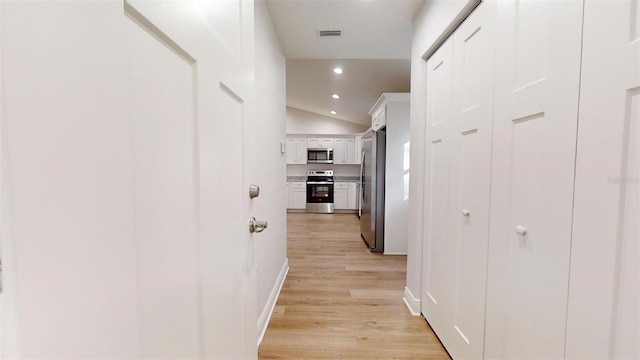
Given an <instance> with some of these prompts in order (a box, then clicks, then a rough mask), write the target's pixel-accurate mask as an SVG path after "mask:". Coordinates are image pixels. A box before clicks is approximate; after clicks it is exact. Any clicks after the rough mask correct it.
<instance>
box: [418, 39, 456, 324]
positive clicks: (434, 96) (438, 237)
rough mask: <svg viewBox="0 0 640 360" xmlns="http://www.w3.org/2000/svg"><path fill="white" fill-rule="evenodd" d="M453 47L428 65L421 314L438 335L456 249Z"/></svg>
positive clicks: (448, 296) (445, 48) (449, 296)
mask: <svg viewBox="0 0 640 360" xmlns="http://www.w3.org/2000/svg"><path fill="white" fill-rule="evenodd" d="M452 52H453V43H452V42H451V40H447V42H445V43H444V44H443V45H442V46H441V47H440V49H439V50H438V51H437V52H436V53H434V54H433V56H432V57H431V58H429V60H428V61H427V113H426V123H427V126H426V131H427V134H426V139H427V145H426V146H427V147H428V149H429V150H428V154H427V156H426V164H425V171H426V174H425V179H426V184H425V188H426V192H427V198H426V199H425V204H428V206H426V208H425V218H424V226H425V229H424V234H425V237H426V239H424V241H425V242H424V243H425V245H426V246H424V247H423V260H422V261H423V264H424V265H423V269H424V270H423V276H422V294H421V298H422V299H421V304H422V313H423V314H424V315H425V318H426V319H427V320H428V321H429V324H430V325H431V326H432V327H433V329H434V330H435V331H436V332H437V333H442V332H444V331H445V329H446V324H445V317H444V316H445V314H447V313H449V312H450V311H449V310H448V308H447V307H446V306H447V304H451V303H452V297H453V294H452V291H450V290H451V285H450V284H451V282H452V281H453V272H452V271H451V264H452V262H453V261H454V260H455V259H454V258H453V254H454V253H453V243H452V242H451V241H448V240H449V239H448V229H447V223H448V221H447V218H448V208H449V147H450V144H449V135H450V134H449V128H450V123H451V87H452Z"/></svg>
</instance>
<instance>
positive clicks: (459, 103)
mask: <svg viewBox="0 0 640 360" xmlns="http://www.w3.org/2000/svg"><path fill="white" fill-rule="evenodd" d="M494 21H495V3H494V2H485V3H483V4H481V5H480V6H479V7H478V8H477V9H476V10H475V12H474V13H473V14H472V15H471V16H470V17H469V18H467V20H465V22H464V23H463V24H462V25H461V26H460V28H458V30H456V32H455V34H454V35H453V43H454V50H453V57H454V75H453V100H452V111H453V118H452V126H451V169H450V170H451V171H450V173H451V182H450V186H451V189H450V201H451V208H450V211H449V223H450V226H451V227H450V241H451V242H452V243H453V244H454V246H455V248H454V254H455V256H454V257H455V259H454V261H453V262H452V263H451V264H450V265H449V266H450V268H451V271H453V273H454V282H452V283H451V284H450V286H452V287H453V288H454V303H453V309H452V313H451V314H450V319H449V321H448V322H449V324H448V325H449V326H448V328H449V331H450V332H451V336H450V337H449V338H448V339H447V340H446V342H445V344H446V345H447V349H448V350H449V352H450V354H451V355H452V356H453V357H454V358H456V359H463V358H467V359H470V358H473V359H478V358H482V353H483V347H484V320H485V291H486V274H487V272H486V269H487V245H488V241H489V191H490V178H491V137H492V121H493V82H494V81H493V79H494V75H493V63H494V32H493V24H494Z"/></svg>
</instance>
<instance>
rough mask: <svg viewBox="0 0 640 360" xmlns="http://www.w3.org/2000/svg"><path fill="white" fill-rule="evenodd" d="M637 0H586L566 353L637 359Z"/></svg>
mask: <svg viewBox="0 0 640 360" xmlns="http://www.w3.org/2000/svg"><path fill="white" fill-rule="evenodd" d="M639 121H640V3H639V2H638V1H630V0H627V1H611V2H603V1H593V0H589V1H586V3H585V9H584V46H583V63H582V78H581V87H580V117H579V125H580V126H579V131H578V154H577V165H576V195H575V217H574V223H573V241H572V245H571V282H570V287H569V307H568V309H569V313H568V320H567V349H566V356H567V358H569V359H586V358H599V359H605V358H606V359H637V358H640V341H639V339H640V329H639V327H640V295H639V286H640V278H639V274H640V268H639V266H638V262H639V259H640V239H639V238H640V232H639V230H640V229H639V227H640V225H639V223H640V222H639V219H640V213H639V212H638V211H639V210H638V202H639V201H640V194H639V193H638V186H639V185H638V183H639V180H638V179H639V176H640V174H639V172H638V171H639V170H638V168H639V156H640V148H639V144H640V122H639Z"/></svg>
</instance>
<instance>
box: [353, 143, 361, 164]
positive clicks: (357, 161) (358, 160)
mask: <svg viewBox="0 0 640 360" xmlns="http://www.w3.org/2000/svg"><path fill="white" fill-rule="evenodd" d="M354 156H355V160H354V164H358V165H359V164H362V138H361V137H357V138H356V139H355V154H354Z"/></svg>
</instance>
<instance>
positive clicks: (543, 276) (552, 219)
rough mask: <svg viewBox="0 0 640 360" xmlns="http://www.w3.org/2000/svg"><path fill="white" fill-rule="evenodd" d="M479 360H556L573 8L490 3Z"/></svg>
mask: <svg viewBox="0 0 640 360" xmlns="http://www.w3.org/2000/svg"><path fill="white" fill-rule="evenodd" d="M497 6H498V11H497V14H498V15H497V21H496V26H497V28H496V63H495V69H496V77H495V81H496V86H495V107H494V112H495V117H494V133H493V150H492V176H491V178H492V184H491V219H490V239H491V240H490V244H489V260H488V261H489V263H488V278H487V314H486V316H487V323H486V343H485V357H486V358H492V359H494V358H496V359H499V358H546V359H552V358H562V357H563V356H564V338H565V324H566V306H567V295H568V285H569V284H568V279H569V250H570V242H571V221H572V210H573V183H574V168H575V147H576V131H577V108H578V84H579V75H580V73H579V71H580V51H581V49H580V44H581V28H582V3H580V2H577V1H575V2H570V1H566V2H551V1H508V2H506V1H505V2H498V4H497Z"/></svg>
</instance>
